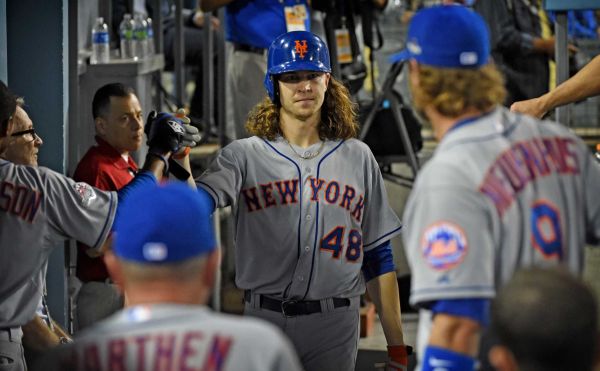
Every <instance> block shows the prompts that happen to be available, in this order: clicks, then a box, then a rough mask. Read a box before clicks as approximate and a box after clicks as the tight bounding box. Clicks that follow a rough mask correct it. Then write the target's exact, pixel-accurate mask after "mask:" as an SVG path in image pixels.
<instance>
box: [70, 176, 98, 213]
mask: <svg viewBox="0 0 600 371" xmlns="http://www.w3.org/2000/svg"><path fill="white" fill-rule="evenodd" d="M73 189H74V190H75V192H77V194H78V195H79V198H80V199H81V204H82V205H83V206H86V207H87V206H90V204H91V203H92V201H94V200H95V199H96V191H94V188H93V187H92V186H91V185H89V184H87V183H83V182H78V183H75V184H74V185H73Z"/></svg>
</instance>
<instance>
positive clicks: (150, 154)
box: [146, 151, 169, 176]
mask: <svg viewBox="0 0 600 371" xmlns="http://www.w3.org/2000/svg"><path fill="white" fill-rule="evenodd" d="M148 156H154V157H156V158H159V159H160V160H161V161H162V162H163V164H164V165H165V167H164V169H163V176H167V175H168V174H169V160H167V157H166V156H165V155H163V154H160V153H157V152H152V151H150V152H148V154H147V155H146V157H148Z"/></svg>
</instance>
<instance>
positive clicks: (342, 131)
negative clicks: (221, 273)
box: [197, 31, 407, 371]
mask: <svg viewBox="0 0 600 371" xmlns="http://www.w3.org/2000/svg"><path fill="white" fill-rule="evenodd" d="M330 71H331V68H330V62H329V52H328V49H327V46H326V45H325V43H324V42H323V41H322V40H321V39H320V38H318V37H317V36H315V35H314V34H312V33H310V32H305V31H294V32H289V33H286V34H283V35H281V36H279V37H278V38H277V39H275V40H274V41H273V43H272V45H271V47H270V48H269V52H268V72H267V74H266V76H265V87H266V89H267V92H268V94H269V97H267V98H265V99H264V100H263V101H262V103H260V104H258V105H257V106H256V107H255V109H254V110H253V112H252V113H251V115H250V117H249V119H248V122H247V124H246V126H247V129H248V130H249V131H250V132H251V133H252V134H254V136H253V137H251V138H247V139H241V140H237V141H234V142H233V143H231V144H230V145H228V146H227V147H225V148H224V149H223V150H222V151H221V152H220V153H219V154H218V156H217V158H216V159H215V160H214V162H213V163H212V164H211V165H210V166H209V168H208V170H207V171H206V172H205V173H204V174H202V175H201V176H200V177H199V178H198V179H197V184H198V186H199V187H200V189H201V192H202V190H204V191H205V192H206V193H207V194H208V195H210V196H211V197H212V199H213V201H214V204H215V205H216V206H217V207H223V206H227V205H231V206H232V207H233V210H234V213H235V244H236V284H237V286H238V287H240V288H242V289H244V290H245V301H246V306H245V313H246V314H248V315H252V316H256V317H260V318H264V319H266V320H268V321H270V322H272V323H274V324H276V325H277V326H279V327H280V328H281V329H283V330H284V332H285V333H286V334H287V335H288V336H289V338H290V339H291V340H292V342H293V344H294V345H295V347H296V350H297V351H298V353H299V355H300V359H301V361H302V364H303V366H304V368H305V369H306V370H309V371H310V370H344V371H346V370H353V369H354V364H355V360H356V355H357V345H358V335H359V334H358V327H359V311H358V309H359V296H360V295H361V294H362V293H364V291H365V281H367V283H366V286H367V289H368V291H369V294H370V296H371V298H372V299H373V301H374V302H375V304H376V306H377V309H378V311H379V315H380V318H381V322H382V325H383V329H384V332H385V336H386V339H387V343H388V345H389V352H388V353H389V355H390V358H391V360H392V361H393V362H391V363H390V364H391V365H393V367H395V368H394V369H402V367H405V366H406V363H407V354H406V353H407V348H406V347H405V346H404V341H403V336H402V328H401V319H400V303H399V296H398V287H397V281H396V274H395V272H394V265H393V259H392V253H391V247H390V243H389V240H390V239H391V238H392V237H393V236H395V235H397V234H398V233H400V228H401V224H400V221H399V220H398V217H397V216H396V215H395V214H394V213H393V211H392V210H391V208H390V207H389V205H388V201H387V196H386V191H385V188H384V184H383V179H382V176H381V173H380V171H379V167H378V165H377V162H376V161H375V158H374V157H373V155H372V153H371V151H370V150H369V148H368V147H367V146H366V145H365V144H364V143H362V142H360V141H358V140H356V139H354V136H355V135H356V133H357V128H358V125H357V122H356V115H355V107H354V105H353V104H352V102H351V101H350V98H349V94H348V91H347V89H346V88H345V87H344V86H343V85H342V84H341V83H339V82H338V81H336V80H335V79H334V78H333V77H332V76H331V75H330ZM361 268H362V271H363V273H364V276H363V274H361Z"/></svg>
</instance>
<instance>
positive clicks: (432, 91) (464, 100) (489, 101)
mask: <svg viewBox="0 0 600 371" xmlns="http://www.w3.org/2000/svg"><path fill="white" fill-rule="evenodd" d="M419 82H420V83H419V86H418V87H413V89H412V94H413V101H414V104H415V106H416V107H417V108H419V109H423V108H425V106H427V105H428V104H431V105H432V106H433V107H434V108H435V109H436V110H437V111H438V112H440V113H441V114H443V115H445V116H448V117H457V116H459V115H460V114H462V113H463V112H464V111H465V110H466V109H467V108H469V107H471V108H476V109H478V110H481V111H487V110H488V109H490V108H492V107H493V106H495V105H497V104H502V102H504V98H505V97H506V89H505V88H504V82H503V79H502V75H501V74H500V72H499V71H498V69H497V68H496V66H495V65H494V64H493V63H489V64H487V65H485V66H483V67H481V68H478V69H460V68H436V67H430V66H426V65H420V66H419Z"/></svg>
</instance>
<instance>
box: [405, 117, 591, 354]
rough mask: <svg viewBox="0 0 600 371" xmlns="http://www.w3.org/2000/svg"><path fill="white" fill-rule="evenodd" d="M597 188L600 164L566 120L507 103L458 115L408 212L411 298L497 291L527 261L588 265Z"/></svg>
mask: <svg viewBox="0 0 600 371" xmlns="http://www.w3.org/2000/svg"><path fill="white" fill-rule="evenodd" d="M599 189H600V166H599V165H598V163H596V162H595V161H594V159H593V158H592V156H591V154H590V152H589V150H588V149H587V148H586V146H585V144H584V143H583V142H582V141H581V140H580V139H579V138H578V137H576V136H575V135H574V134H572V133H571V132H570V131H569V130H568V129H566V128H565V127H563V126H561V125H559V124H556V123H551V122H541V121H539V120H536V119H533V118H531V117H527V116H523V115H518V114H514V113H511V112H509V111H508V110H506V109H505V108H497V109H496V110H494V111H493V112H492V113H489V114H487V115H485V116H482V117H480V118H479V119H477V120H474V121H470V122H464V123H462V124H458V125H457V126H455V127H454V128H453V129H451V130H450V131H449V132H447V133H446V135H445V136H444V138H443V139H442V141H441V142H440V143H439V146H438V148H437V149H436V151H435V153H434V155H433V158H432V159H431V160H430V161H429V162H428V163H427V164H426V165H425V166H424V167H423V170H422V171H421V173H420V174H419V176H418V178H417V182H416V184H415V186H414V188H413V190H412V192H411V194H410V197H409V200H408V202H407V206H406V209H405V212H404V216H403V217H404V218H405V219H406V220H409V221H410V223H407V224H406V230H405V231H404V235H403V239H404V246H405V249H406V252H407V257H408V261H409V264H410V267H411V271H412V288H411V298H410V300H411V303H412V304H413V305H420V304H422V303H426V302H430V301H436V300H443V299H470V298H492V297H493V296H494V295H495V290H496V288H497V287H499V286H500V285H502V284H503V283H505V282H506V281H507V280H508V279H509V278H510V277H511V276H512V275H513V273H514V272H515V270H516V269H517V268H519V267H525V266H531V265H538V266H549V265H559V264H561V265H564V266H566V267H568V269H569V270H571V271H572V272H575V273H581V270H582V267H583V259H584V246H585V243H586V237H593V238H594V239H596V240H597V239H598V238H599V237H600V197H598V190H599ZM423 329H424V330H422V331H426V329H427V326H423ZM425 336H426V334H424V333H420V334H419V338H420V339H419V341H420V345H421V346H422V341H423V338H424V337H425Z"/></svg>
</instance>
